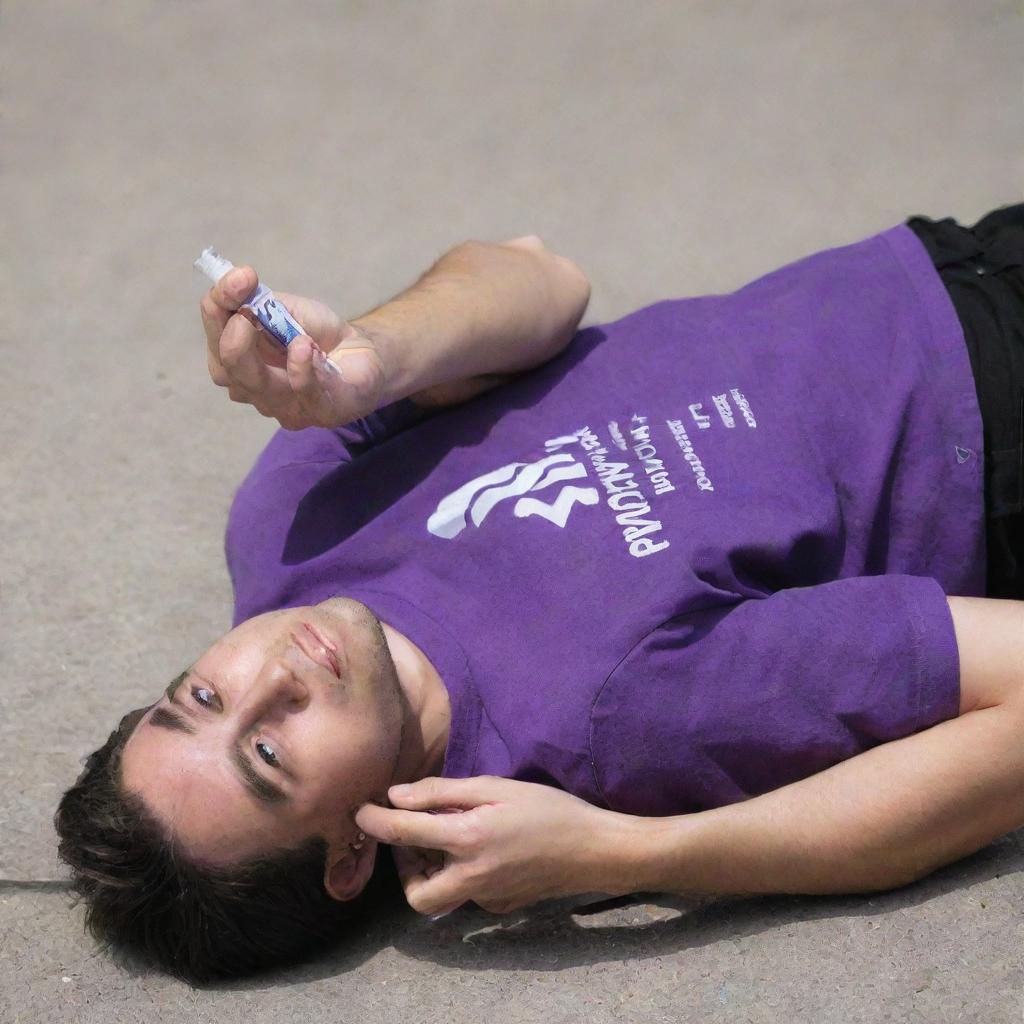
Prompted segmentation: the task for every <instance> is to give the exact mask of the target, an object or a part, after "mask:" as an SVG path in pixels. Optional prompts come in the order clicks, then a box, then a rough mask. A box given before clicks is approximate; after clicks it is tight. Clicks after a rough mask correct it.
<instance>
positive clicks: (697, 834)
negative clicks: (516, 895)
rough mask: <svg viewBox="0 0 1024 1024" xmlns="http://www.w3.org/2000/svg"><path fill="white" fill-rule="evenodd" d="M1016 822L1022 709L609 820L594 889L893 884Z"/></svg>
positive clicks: (987, 712)
mask: <svg viewBox="0 0 1024 1024" xmlns="http://www.w3.org/2000/svg"><path fill="white" fill-rule="evenodd" d="M1022 825H1024V714H1022V712H1021V710H1020V708H1019V707H1018V705H1017V704H1016V703H1012V702H1011V703H1008V704H1002V705H998V706H995V707H986V708H982V709H980V710H976V711H971V712H969V713H967V714H965V715H961V716H960V717H959V718H955V719H950V720H948V721H945V722H941V723H940V724H938V725H936V726H934V727H932V728H930V729H927V730H924V731H923V732H920V733H916V734H914V735H912V736H908V737H905V738H904V739H900V740H896V741H894V742H890V743H884V744H881V745H880V746H877V747H873V748H872V749H870V750H868V751H866V752H864V753H863V754H860V755H858V756H856V757H853V758H851V759H849V760H847V761H843V762H841V763H840V764H837V765H834V766H833V767H831V768H829V769H828V770H826V771H824V772H821V773H819V774H817V775H813V776H810V777H809V778H806V779H802V780H800V781H799V782H795V783H792V784H790V785H788V786H784V787H782V788H780V789H777V790H774V791H772V792H770V793H766V794H763V795H762V796H759V797H755V798H753V799H750V800H745V801H742V802H740V803H736V804H731V805H728V806H725V807H719V808H715V809H713V810H709V811H703V812H700V813H696V814H690V815H682V816H678V817H670V818H626V816H622V815H616V816H614V819H613V820H609V832H608V836H609V841H608V842H607V843H606V844H605V857H604V860H605V866H604V868H603V869H602V870H604V872H605V874H604V876H603V877H598V878H597V879H596V882H597V884H596V885H595V889H597V890H599V891H605V892H613V893H618V892H623V893H625V892H638V891H662V892H679V893H772V892H787V893H833V892H863V891H872V890H881V889H891V888H895V887H897V886H900V885H904V884H907V883H909V882H911V881H914V880H915V879H917V878H920V877H922V876H924V875H926V874H928V873H929V872H931V871H933V870H935V869H936V868H938V867H940V866H942V865H944V864H947V863H949V862H951V861H954V860H957V859H959V858H960V857H963V856H966V855H967V854H968V853H972V852H973V851H975V850H978V849H980V848H981V847H983V846H985V845H987V844H988V843H990V842H991V841H992V840H993V839H996V838H997V837H999V836H1001V835H1004V834H1005V833H1007V832H1010V831H1012V830H1014V829H1016V828H1018V827H1021V826H1022Z"/></svg>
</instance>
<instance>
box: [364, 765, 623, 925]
mask: <svg viewBox="0 0 1024 1024" xmlns="http://www.w3.org/2000/svg"><path fill="white" fill-rule="evenodd" d="M388 799H389V800H390V801H391V803H392V805H393V806H392V807H391V808H387V807H380V806H378V805H376V804H363V806H362V807H360V808H359V810H358V811H357V812H356V824H357V825H358V826H359V828H361V829H362V830H363V831H364V832H366V833H367V834H369V835H371V836H373V837H374V838H375V839H377V840H379V841H380V842H382V843H388V844H390V845H391V847H392V853H393V855H394V858H395V864H396V866H397V868H398V874H399V877H400V878H401V880H402V887H403V888H404V890H405V897H406V899H407V900H408V902H409V905H410V906H411V907H412V908H413V910H416V911H419V913H421V914H429V915H431V916H435V917H436V916H439V915H441V914H445V913H448V912H449V911H452V910H455V909H456V908H457V907H460V906H462V904H463V903H465V902H467V901H468V900H472V901H474V902H475V903H477V904H478V905H479V906H480V907H482V908H483V909H484V910H488V911H490V912H492V913H495V914H503V913H507V912H508V911H511V910H518V909H519V908H520V907H524V906H527V905H528V904H530V903H534V902H535V901H537V900H542V899H552V898H556V897H562V896H572V895H575V894H577V893H582V892H604V891H608V890H606V889H603V888H602V887H601V882H602V880H603V879H604V877H605V873H604V871H603V870H602V868H603V866H604V865H605V861H606V858H607V856H608V852H609V850H608V841H609V835H608V833H609V828H612V827H614V819H617V818H622V817H624V816H622V815H616V814H614V813H613V812H610V811H605V810H602V809H601V808H598V807H595V806H594V805H593V804H588V803H586V802H585V801H583V800H580V799H579V798H578V797H575V796H572V795H570V794H568V793H565V792H563V791H562V790H559V789H554V788H552V787H551V786H542V785H538V784H536V783H532V782H516V781H513V780H511V779H501V778H496V777H495V776H492V775H481V776H477V777H475V778H470V779H444V778H427V779H421V780H420V781H419V782H414V783H411V784H409V785H407V786H392V788H391V789H390V790H389V792H388ZM444 812H456V813H444ZM430 851H441V852H442V854H443V861H440V858H439V857H438V856H437V855H436V854H431V852H430ZM438 862H441V863H442V864H443V866H442V867H440V869H438V867H437V864H438Z"/></svg>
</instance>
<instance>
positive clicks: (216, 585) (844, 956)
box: [0, 0, 1024, 1024]
mask: <svg viewBox="0 0 1024 1024" xmlns="http://www.w3.org/2000/svg"><path fill="white" fill-rule="evenodd" d="M1022 54H1024V14H1022V9H1021V6H1020V4H1019V3H1017V2H982V0H979V2H972V3H962V2H954V0H939V2H929V0H920V2H914V3H911V2H900V0H895V2H877V0H870V2H860V3H853V2H849V3H840V2H828V0H806V2H803V3H800V2H795V0H770V2H763V3H755V2H732V3H730V2H721V3H712V2H696V0H694V2H685V3H684V2H678V3H671V2H658V3H624V2H623V3H614V2H610V0H602V2H597V0H594V2H580V0H543V2H537V0H528V2H524V0H517V2H511V0H509V2H495V0H485V2H480V3H471V2H469V0H465V2H432V0H424V2H419V3H412V2H402V3H398V2H376V3H373V2H369V0H350V2H347V3H333V2H328V0H322V2H320V3H305V2H294V3H290V4H271V3H266V2H259V3H241V2H236V3H228V2H212V3H203V4H200V3H194V2H181V3H175V4H171V3H166V2H158V0H135V2H123V3H116V2H107V3H102V4H84V3H57V2H51V0H40V2H33V0H9V2H8V3H5V4H4V5H3V7H2V9H0V86H2V87H0V104H2V118H0V132H2V144H0V176H2V178H0V204H2V206H0V211H2V224H3V236H4V245H3V250H2V259H3V266H2V267H0V308H2V309H3V318H2V322H0V346H2V353H3V360H4V367H5V371H4V379H5V387H4V388H3V397H2V402H0V410H2V417H3V419H2V424H3V434H2V437H3V443H2V444H0V480H2V482H3V500H2V503H0V527H2V530H0V537H2V541H0V543H2V545H3V554H2V574H0V631H2V634H0V635H2V643H0V669H2V670H0V698H2V705H3V709H2V714H0V750H2V751H3V754H4V756H3V757H2V759H0V837H2V843H0V876H3V877H4V878H7V879H35V880H43V882H42V883H41V884H38V885H36V887H35V888H34V889H33V888H25V887H18V886H12V885H11V884H9V883H8V882H3V883H0V1020H2V1021H4V1022H6V1021H25V1022H29V1021H32V1022H34V1021H83V1022H108V1021H122V1020H124V1021H128V1020H137V1019H145V1020H159V1021H190V1022H191V1021H223V1022H232V1021H249V1020H252V1019H259V1020H263V1019H265V1020H274V1021H282V1022H284V1021H292V1020H302V1021H304V1022H307V1024H317V1022H320V1021H328V1020H330V1021H335V1020H345V1021H361V1022H365V1024H373V1022H375V1021H392V1020H423V1021H442V1020H445V1021H448V1020H451V1021H457V1022H463V1021H477V1020H496V1021H548V1022H561V1021H566V1022H569V1021H581V1020H587V1021H593V1022H604V1021H634V1020H635V1021H689V1020H693V1021H698V1020H699V1021H755V1022H760V1021H776V1020H786V1021H789V1022H793V1024H795V1022H802V1021H821V1020H833V1019H834V1020H837V1021H843V1022H849V1024H852V1022H857V1021H879V1020H893V1021H955V1020H963V1021H974V1020H979V1021H980V1020H984V1021H987V1022H990V1024H991V1022H1002V1021H1020V1020H1021V1019H1022V1017H1024V972H1022V958H1024V954H1022V949H1024V899H1022V896H1024V882H1022V875H1021V871H1022V869H1024V849H1022V846H1021V840H1022V835H1024V834H1022V833H1018V834H1015V835H1013V836H1009V837H1007V838H1005V839H1003V840H1001V841H999V842H997V843H995V844H993V845H992V846H991V847H989V848H987V849H986V850H984V851H981V852H980V853H978V854H976V855H975V856H973V857H971V858H969V859H968V860H966V861H963V862H961V863H959V864H957V865H954V866H952V867H950V868H947V869H945V870H943V871H941V872H939V873H937V874H936V875H934V876H932V877H931V878H929V879H927V880H925V881H923V882H920V883H918V884H916V885H914V886H911V887H909V888H907V889H904V890H902V891H899V892H895V893H888V894H880V895H875V896H870V897H868V896H861V897H844V898H827V899H824V898H809V897H781V898H771V899H760V900H739V899H721V900H702V901H686V900H680V899H667V900H664V901H659V902H658V903H649V904H642V905H640V906H632V907H626V908H620V909H617V910H610V911H607V912H605V913H602V914H598V915H591V916H581V915H579V914H578V913H574V911H575V910H576V909H578V908H577V907H576V904H575V902H574V901H567V902H566V903H556V904H551V905H546V906H543V907H541V908H539V909H537V910H535V911H532V912H529V913H524V914H515V915H511V916H509V917H500V918H499V917H491V916H489V915H486V914H484V913H482V912H478V911H473V910H465V911H462V912H460V913H458V914H456V915H453V916H452V917H450V918H445V919H444V920H443V921H441V922H438V923H436V924H431V923H430V922H428V921H425V920H422V919H420V918H417V917H415V915H411V914H410V915H400V916H399V917H397V918H394V919H388V920H382V921H381V922H380V923H379V924H377V925H376V926H375V927H374V929H373V931H372V932H371V933H370V934H369V935H367V936H366V937H365V938H364V939H363V940H361V941H360V942H357V943H356V944H355V946H354V947H351V948H348V949H346V950H344V951H343V952H338V953H334V954H331V955H330V956H328V957H327V958H326V959H325V960H323V961H321V962H319V963H317V964H314V965H311V966H309V967H306V968H303V969H300V970H295V971H290V972H286V973H282V974H280V975H278V976H276V977H271V978H264V979H261V980H258V981H250V982H246V983H244V984H239V985H234V986H222V987H214V988H210V989H203V990H193V989H190V988H189V987H187V986H185V985H182V984H180V983H178V982H176V981H172V980H169V979H166V978H163V977H160V976H158V975H153V974H146V973H139V972H137V971H134V970H130V969H127V968H124V967H122V966H119V965H117V964H115V963H112V962H111V961H110V960H108V959H107V958H106V957H104V956H101V955H97V953H96V951H95V950H94V949H93V947H92V945H91V943H90V941H89V940H88V939H87V937H86V936H85V935H84V934H83V932H82V912H81V908H78V909H73V910H72V909H69V908H68V900H67V895H66V893H64V892H63V891H61V890H60V888H59V887H57V886H53V885H47V884H46V883H45V880H50V879H60V878H62V877H63V872H62V869H61V867H60V865H59V863H58V862H57V860H56V857H55V853H54V836H53V833H52V827H51V824H50V819H51V816H52V813H53V809H54V806H55V804H56V801H57V799H58V797H59V794H60V792H61V791H62V789H63V788H64V787H65V786H66V785H67V784H68V783H69V782H70V781H71V780H72V779H73V778H74V776H75V774H76V773H77V771H78V770H79V767H80V764H81V759H82V758H83V756H84V755H85V754H86V753H88V752H89V751H91V750H92V749H94V748H95V747H96V746H97V745H98V744H99V743H100V742H101V741H102V740H103V739H104V738H105V737H106V735H107V733H108V731H109V729H110V728H111V727H112V725H113V724H114V721H115V719H116V717H117V715H118V714H119V713H120V711H121V710H123V709H125V708H127V707H129V706H131V707H134V706H137V705H139V704H142V703H145V702H148V701H150V700H152V699H154V698H155V696H156V694H157V693H158V692H159V689H160V688H162V687H163V685H165V683H166V682H167V680H168V679H169V678H170V677H171V675H172V674H174V673H176V671H177V670H178V669H179V667H180V666H182V665H184V664H185V663H186V662H187V661H188V659H190V658H191V657H192V656H194V655H195V654H197V653H198V652H199V651H200V650H202V649H203V648H204V647H205V646H206V645H207V644H208V643H209V642H210V641H212V640H213V639H214V638H215V637H217V636H218V635H220V634H221V633H222V632H223V631H224V630H225V629H226V628H227V627H228V624H229V615H230V590H229V584H228V577H227V573H226V570H225V567H224V563H223V556H222V533H223V527H224V521H225V515H226V512H227V508H228V503H229V501H230V498H231V495H232V492H233V488H234V487H235V485H236V484H237V482H238V481H239V479H240V477H241V475H242V474H243V472H244V471H245V470H246V469H247V467H248V465H249V463H250V462H251V460H252V459H253V457H254V456H255V454H256V453H257V452H258V450H259V449H260V447H261V446H262V445H263V444H264V442H265V441H266V439H267V438H268V437H269V436H270V433H271V431H272V424H271V423H269V422H268V421H264V420H261V419H260V418H259V416H258V415H256V414H255V413H254V412H253V411H252V410H250V409H248V408H245V407H240V406H237V405H233V404H231V403H230V402H229V401H228V400H227V398H226V396H225V394H224V393H223V392H222V391H219V390H217V389H215V388H214V387H213V386H212V385H211V384H210V383H209V381H208V379H207V376H206V367H205V357H204V350H203V343H202V340H201V333H200V326H199V321H198V315H197V301H198V298H199V295H200V294H201V292H202V290H203V285H202V282H201V281H200V280H199V279H198V277H196V276H195V275H194V274H193V272H192V270H191V267H190V264H191V261H192V259H193V257H194V256H195V255H196V254H197V253H198V251H199V249H200V248H202V247H203V246H205V245H210V244H213V245H215V246H217V247H218V248H220V249H222V251H224V252H225V253H227V254H229V255H230V256H231V257H232V258H234V259H236V260H239V261H247V262H251V263H253V264H254V265H255V266H256V267H258V268H259V269H260V271H261V273H262V274H263V275H264V277H265V279H266V280H267V281H268V283H270V285H271V286H272V287H278V288H280V289H282V290H294V291H299V292H304V293H307V294H311V295H316V296H319V297H322V298H323V299H325V300H326V301H327V302H329V303H331V304H332V305H334V306H335V308H337V309H338V310H339V311H342V312H343V314H344V315H346V316H357V315H359V314H360V313H362V312H364V311H365V310H366V309H368V308H370V307H371V306H372V305H374V304H376V303H377V302H379V301H381V300H382V299H384V298H386V297H388V296H390V295H392V294H394V293H395V292H396V291H398V290H399V289H400V288H403V287H405V286H406V285H408V284H409V283H411V281H412V280H414V279H415V277H416V275H417V274H419V273H420V272H421V271H422V270H424V269H425V268H426V267H427V266H428V265H429V264H430V263H431V262H432V261H433V260H434V259H435V258H436V257H437V256H438V255H439V254H440V253H441V252H442V251H444V250H445V249H446V248H448V247H449V246H451V245H453V244H454V243H456V242H458V241H461V240H463V239H465V238H484V239H492V240H498V239H500V238H503V237H509V236H511V235H514V234H526V233H531V232H533V233H538V234H540V235H541V236H542V237H543V238H544V239H545V240H546V241H547V242H548V244H549V245H550V246H551V247H552V248H554V249H556V251H558V252H562V253H564V254H565V255H568V256H571V257H572V258H574V259H575V260H577V261H578V262H579V263H580V264H581V265H583V266H584V267H585V268H586V270H587V271H588V273H589V275H590V278H591V281H592V283H593V299H592V303H591V307H590V309H589V311H588V314H587V317H586V320H585V323H598V322H601V321H604V320H609V319H612V318H615V317H618V316H621V315H623V314H624V313H626V312H628V311H630V310H632V309H635V308H638V307H640V306H642V305H645V304H647V303H650V302H653V301H655V300H658V299H663V298H668V297H676V296H683V295H687V294H699V293H702V292H708V291H725V290H729V289H732V288H734V287H736V286H738V285H740V284H742V283H744V282H745V281H747V280H749V279H751V278H752V277H754V276H757V275H758V274H760V273H762V272H765V271H767V270H769V269H771V268H773V267H775V266H778V265H780V264H782V263H784V262H786V261H788V260H791V259H794V258H796V257H799V256H801V255H804V254H807V253H809V252H812V251H814V250H817V249H820V248H824V247H826V246H829V245H837V244H842V243H845V242H849V241H854V240H856V239H859V238H862V237H864V236H866V235H868V234H870V233H873V232H875V231H878V230H881V229H882V228H885V227H888V226H890V225H892V224H894V223H896V222H897V221H899V220H902V219H903V218H904V217H905V216H906V215H908V214H910V213H915V212H921V213H927V214H930V215H932V216H940V215H947V214H949V215H953V216H956V217H958V218H961V219H973V218H976V217H977V216H979V215H981V214H982V213H984V212H986V211H987V210H988V209H989V208H990V207H992V206H995V205H998V204H1000V203H1005V202H1009V201H1012V200H1015V199H1016V200H1019V199H1020V197H1021V193H1022V191H1024V158H1022V154H1024V63H1022Z"/></svg>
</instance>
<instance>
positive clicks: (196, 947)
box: [54, 708, 396, 983]
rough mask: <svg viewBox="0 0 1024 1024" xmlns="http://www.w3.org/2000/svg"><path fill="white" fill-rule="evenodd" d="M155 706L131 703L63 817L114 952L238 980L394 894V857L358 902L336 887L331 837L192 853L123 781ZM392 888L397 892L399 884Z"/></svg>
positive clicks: (75, 875) (95, 931) (77, 876)
mask: <svg viewBox="0 0 1024 1024" xmlns="http://www.w3.org/2000/svg"><path fill="white" fill-rule="evenodd" d="M148 710H149V709H148V708H138V709H136V710H135V711H130V712H129V713H128V714H127V715H125V716H124V717H123V718H122V719H121V721H120V722H119V723H118V726H117V728H116V729H115V730H114V731H113V732H112V733H111V734H110V737H109V738H108V740H107V742H106V743H104V744H103V746H102V747H100V748H99V750H96V751H94V752H93V753H92V754H90V755H89V757H88V759H87V760H86V764H85V768H84V770H83V771H82V773H81V774H80V775H79V777H78V779H77V780H76V782H75V784H74V785H73V786H72V787H71V788H70V789H69V790H68V791H67V792H66V793H65V794H64V796H63V797H62V798H61V801H60V804H59V805H58V807H57V811H56V814H55V815H54V825H55V827H56V829H57V834H58V835H59V837H60V846H59V848H58V854H59V856H60V858H61V859H62V860H63V861H64V862H65V863H66V864H67V865H68V866H69V867H70V868H71V871H72V889H73V891H74V892H75V893H77V895H78V900H77V901H76V902H78V901H81V900H83V899H84V900H85V901H86V904H87V911H86V926H87V927H88V929H89V931H90V932H91V934H92V936H93V938H95V939H96V940H97V941H99V942H100V943H102V944H103V945H104V946H105V947H107V948H108V949H110V948H113V949H116V950H118V951H121V952H125V953H128V954H129V955H132V956H135V957H137V958H139V959H141V960H143V961H145V962H147V963H148V964H150V965H152V966H157V967H159V968H161V969H162V970H164V971H167V972H168V973H170V974H173V975H175V976H177V977H179V978H181V979H183V980H185V981H188V982H191V983H205V982H209V981H213V980H216V979H222V978H237V977H242V976H245V975H249V974H253V973H255V972H257V971H261V970H264V969H267V968H271V967H279V966H285V965H288V964H293V963H296V962H298V961H301V960H305V959H309V958H311V957H312V956H313V955H315V954H317V953H320V952H322V951H323V950H324V949H325V948H326V947H328V946H330V945H334V944H335V943H336V942H337V941H338V940H340V939H341V938H343V937H345V936H346V935H352V934H353V932H354V931H355V930H356V929H355V928H354V927H353V926H354V925H356V924H357V923H359V922H360V921H363V920H365V918H366V916H367V915H368V912H369V911H370V910H371V909H373V908H374V907H375V906H377V905H378V904H381V903H382V902H387V901H388V900H389V899H393V898H394V890H395V888H396V876H395V872H394V868H393V867H392V866H391V858H390V857H389V856H382V857H380V858H379V867H378V869H377V870H375V872H374V877H373V879H372V880H371V881H370V883H369V884H368V885H367V886H366V888H365V889H364V890H363V892H362V893H361V894H360V895H359V896H358V897H357V898H356V899H354V900H349V901H345V902H341V901H338V900H335V899H332V898H331V896H330V895H329V894H328V893H327V891H326V889H325V888H324V881H323V877H324V865H325V861H326V855H327V843H326V841H325V840H324V839H323V837H321V836H313V837H311V838H309V839H308V840H306V841H305V842H304V843H303V844H301V845H300V846H298V847H297V848H295V849H287V850H277V851H273V852H270V853H268V854H266V855H263V856H260V857H257V858H254V859H252V860H249V861H246V862H244V863H241V864H236V865H232V866H230V867H216V868H213V867H209V866H204V865H201V864H198V863H196V862H195V861H194V860H192V859H190V858H189V857H188V856H186V855H185V853H184V851H183V850H182V849H181V846H180V844H178V843H177V842H176V841H175V839H174V837H173V836H171V835H168V834H167V832H166V830H165V829H164V828H163V826H162V825H161V824H160V823H159V821H158V820H157V819H156V818H155V817H154V816H153V814H152V813H151V812H150V811H149V810H148V808H147V807H146V805H145V804H144V803H143V801H142V800H141V798H140V797H138V796H137V795H136V794H134V793H128V792H125V791H124V789H123V787H122V784H121V754H122V752H123V750H124V746H125V743H127V741H128V738H129V737H130V736H131V734H132V732H133V730H134V729H135V727H136V726H137V725H138V723H139V720H140V719H141V718H142V716H143V715H144V714H145V713H146V711H148ZM389 889H390V890H391V891H390V892H388V891H387V890H389Z"/></svg>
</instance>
